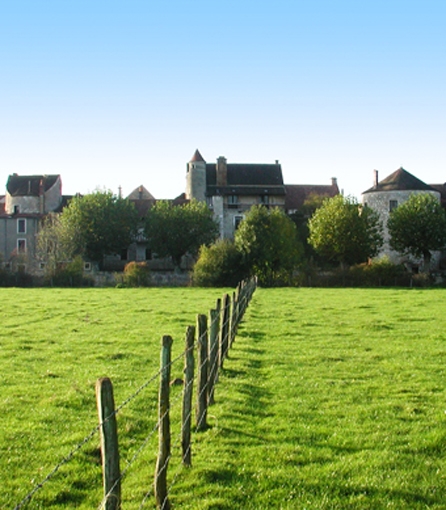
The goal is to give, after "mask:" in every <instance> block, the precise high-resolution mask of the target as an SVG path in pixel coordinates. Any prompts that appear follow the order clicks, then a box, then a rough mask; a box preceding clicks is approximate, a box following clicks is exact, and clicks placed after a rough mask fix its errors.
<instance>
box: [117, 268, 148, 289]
mask: <svg viewBox="0 0 446 510" xmlns="http://www.w3.org/2000/svg"><path fill="white" fill-rule="evenodd" d="M150 283H151V278H150V269H149V267H148V265H147V263H146V262H129V263H128V264H126V266H125V267H124V278H123V284H124V285H125V286H126V287H147V286H149V285H150Z"/></svg>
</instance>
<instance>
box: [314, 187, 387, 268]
mask: <svg viewBox="0 0 446 510" xmlns="http://www.w3.org/2000/svg"><path fill="white" fill-rule="evenodd" d="M309 229H310V237H309V243H310V244H311V245H312V246H313V248H314V249H315V250H316V251H317V252H318V253H319V254H320V255H322V256H323V257H325V258H326V259H327V260H330V261H337V262H339V263H340V264H341V265H344V264H348V265H351V264H359V263H361V262H365V261H366V260H367V259H368V258H369V257H373V256H375V255H376V254H377V253H378V251H379V249H380V248H381V246H382V244H383V238H382V225H381V222H380V221H379V218H378V215H377V213H376V212H375V211H373V210H372V209H370V208H368V207H362V206H360V205H359V204H358V203H357V201H356V200H355V199H354V198H352V197H343V196H342V195H337V196H335V197H333V198H330V199H327V200H325V201H324V202H323V204H322V206H321V207H320V208H319V209H317V210H316V211H315V213H314V214H313V216H312V217H311V219H310V222H309Z"/></svg>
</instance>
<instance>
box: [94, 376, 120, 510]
mask: <svg viewBox="0 0 446 510" xmlns="http://www.w3.org/2000/svg"><path fill="white" fill-rule="evenodd" d="M96 403H97V408H98V417H99V424H100V433H101V457H102V475H103V486H104V501H105V506H104V508H105V509H106V510H119V509H120V508H121V472H120V470H119V447H118V427H117V425H116V414H115V401H114V398H113V385H112V382H111V381H110V379H109V378H108V377H104V378H102V379H98V380H97V382H96Z"/></svg>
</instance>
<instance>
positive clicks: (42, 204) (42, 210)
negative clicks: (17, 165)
mask: <svg viewBox="0 0 446 510" xmlns="http://www.w3.org/2000/svg"><path fill="white" fill-rule="evenodd" d="M44 179H45V177H43V178H42V179H40V181H39V212H40V214H44V213H45V182H44ZM30 184H31V182H30Z"/></svg>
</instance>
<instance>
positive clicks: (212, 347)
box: [208, 310, 220, 404]
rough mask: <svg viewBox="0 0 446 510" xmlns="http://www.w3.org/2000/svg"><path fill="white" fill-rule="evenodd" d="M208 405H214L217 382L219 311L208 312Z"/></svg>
mask: <svg viewBox="0 0 446 510" xmlns="http://www.w3.org/2000/svg"><path fill="white" fill-rule="evenodd" d="M209 320H210V323H211V324H210V327H209V392H208V393H209V404H215V398H214V392H215V385H216V383H217V380H218V337H219V332H220V311H219V310H210V312H209Z"/></svg>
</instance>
